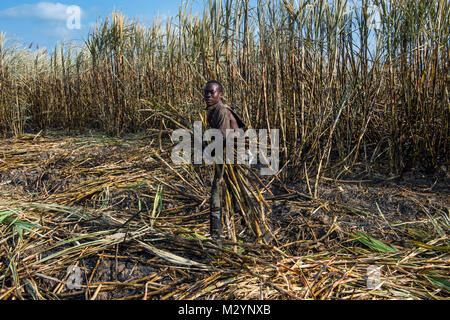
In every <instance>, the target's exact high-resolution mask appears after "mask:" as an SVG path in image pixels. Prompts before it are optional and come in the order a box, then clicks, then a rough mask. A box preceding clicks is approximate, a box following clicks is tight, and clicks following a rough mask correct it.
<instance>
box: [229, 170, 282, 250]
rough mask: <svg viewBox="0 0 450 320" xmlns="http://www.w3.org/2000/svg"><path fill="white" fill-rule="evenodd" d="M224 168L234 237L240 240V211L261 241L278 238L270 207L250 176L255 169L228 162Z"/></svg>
mask: <svg viewBox="0 0 450 320" xmlns="http://www.w3.org/2000/svg"><path fill="white" fill-rule="evenodd" d="M222 168H223V169H222V170H223V172H222V190H223V194H224V197H223V198H222V199H223V201H225V205H224V206H223V208H224V209H225V210H224V213H225V214H224V219H225V224H226V225H227V229H228V233H229V236H230V238H231V239H232V240H233V241H234V242H236V240H237V239H236V226H235V217H236V213H240V214H241V216H242V218H243V219H244V221H245V224H246V225H247V227H248V228H250V230H251V231H252V232H253V234H254V235H255V236H256V237H257V239H258V242H265V243H269V242H270V240H271V239H274V235H273V234H272V232H271V230H270V228H269V225H268V221H267V218H266V212H267V211H268V210H270V207H269V205H268V204H267V202H266V200H265V199H264V196H263V195H262V194H261V192H260V190H259V188H258V185H257V184H255V183H254V181H253V180H252V178H251V177H250V175H249V173H250V170H251V168H249V167H247V166H245V165H241V164H224V165H223V167H222Z"/></svg>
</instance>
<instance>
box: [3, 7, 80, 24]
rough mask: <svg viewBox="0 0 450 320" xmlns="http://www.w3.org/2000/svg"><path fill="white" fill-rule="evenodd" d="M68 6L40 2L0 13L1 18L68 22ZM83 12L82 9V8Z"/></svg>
mask: <svg viewBox="0 0 450 320" xmlns="http://www.w3.org/2000/svg"><path fill="white" fill-rule="evenodd" d="M67 8H69V6H68V5H65V4H62V3H59V2H56V3H54V2H39V3H37V4H22V5H20V6H16V7H12V8H8V9H5V10H2V11H0V18H13V19H27V18H28V19H29V18H35V19H40V20H53V21H66V20H67V18H68V17H69V14H68V13H67ZM80 12H81V8H80Z"/></svg>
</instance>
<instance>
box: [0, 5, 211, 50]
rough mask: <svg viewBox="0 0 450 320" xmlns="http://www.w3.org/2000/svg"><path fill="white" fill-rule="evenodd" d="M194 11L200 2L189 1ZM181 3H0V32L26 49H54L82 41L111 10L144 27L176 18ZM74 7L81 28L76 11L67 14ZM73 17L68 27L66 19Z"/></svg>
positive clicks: (197, 9)
mask: <svg viewBox="0 0 450 320" xmlns="http://www.w3.org/2000/svg"><path fill="white" fill-rule="evenodd" d="M189 3H190V4H191V5H192V9H193V12H201V11H202V7H203V0H190V1H189ZM180 4H181V0H164V1H157V0H116V1H107V0H105V1H92V0H91V1H89V0H70V1H64V0H60V1H32V0H2V1H0V32H6V38H10V39H11V38H12V39H14V40H15V41H17V42H19V43H22V44H24V45H26V46H28V45H30V44H31V43H33V48H35V46H36V44H39V47H40V48H42V47H47V48H49V49H50V50H51V49H53V48H54V46H55V44H56V43H57V42H60V41H62V40H65V41H76V42H82V41H83V39H86V38H87V35H88V33H89V30H90V28H91V27H92V25H93V24H95V22H96V20H103V19H104V18H105V17H106V16H108V15H109V14H110V13H111V12H112V11H113V10H119V11H123V13H124V14H125V16H126V17H129V18H136V19H137V20H139V21H141V22H142V23H145V24H151V23H152V21H153V19H154V17H156V16H159V17H160V18H161V19H166V18H167V17H169V16H176V14H177V13H178V10H179V7H180ZM70 6H77V7H79V9H80V12H81V15H80V19H79V21H80V27H79V28H78V26H77V25H76V22H77V21H76V20H75V16H76V15H77V9H75V10H74V9H72V15H70V9H69V13H68V11H67V9H68V8H69V7H70ZM70 17H72V19H71V20H70V22H69V25H70V24H71V25H72V27H71V28H69V27H68V24H67V20H68V18H70Z"/></svg>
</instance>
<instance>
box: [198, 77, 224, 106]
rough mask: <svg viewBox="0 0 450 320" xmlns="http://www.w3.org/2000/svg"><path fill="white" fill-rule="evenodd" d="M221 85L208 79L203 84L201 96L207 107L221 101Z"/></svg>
mask: <svg viewBox="0 0 450 320" xmlns="http://www.w3.org/2000/svg"><path fill="white" fill-rule="evenodd" d="M222 96H223V87H222V84H221V83H220V82H219V81H216V80H210V81H208V82H207V83H206V85H205V90H204V92H203V97H204V99H205V102H206V105H207V106H208V107H210V106H213V105H215V104H216V103H218V102H221V101H222Z"/></svg>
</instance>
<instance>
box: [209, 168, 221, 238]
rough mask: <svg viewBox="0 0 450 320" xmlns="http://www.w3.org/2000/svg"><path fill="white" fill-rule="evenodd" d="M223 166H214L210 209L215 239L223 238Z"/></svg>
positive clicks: (210, 226) (212, 234)
mask: <svg viewBox="0 0 450 320" xmlns="http://www.w3.org/2000/svg"><path fill="white" fill-rule="evenodd" d="M222 167H223V165H218V164H215V165H214V179H213V182H212V187H211V199H210V207H209V218H210V225H209V228H210V232H209V233H210V235H211V238H213V239H219V238H220V237H221V236H222V206H221V199H222V197H221V191H222V190H221V178H222Z"/></svg>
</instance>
